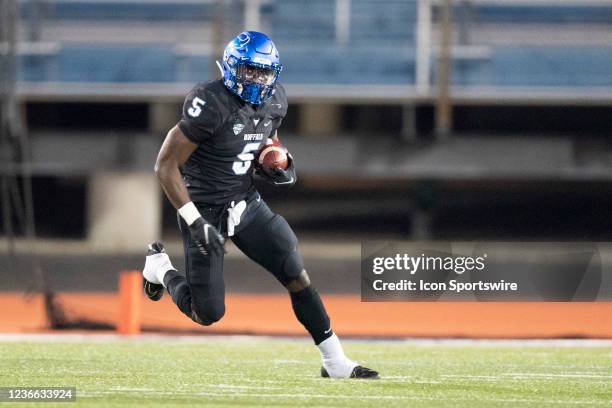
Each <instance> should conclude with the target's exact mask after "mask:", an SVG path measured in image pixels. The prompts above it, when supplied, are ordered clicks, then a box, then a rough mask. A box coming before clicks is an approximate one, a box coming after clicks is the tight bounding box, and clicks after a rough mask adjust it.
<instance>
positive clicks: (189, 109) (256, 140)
mask: <svg viewBox="0 0 612 408" xmlns="http://www.w3.org/2000/svg"><path fill="white" fill-rule="evenodd" d="M275 89H276V91H275V93H274V95H273V96H272V98H270V99H269V100H268V101H266V102H265V103H263V104H261V105H259V106H253V105H251V104H249V103H246V102H244V101H243V100H242V99H240V98H239V97H237V96H236V95H234V94H233V93H231V92H230V91H229V90H228V89H227V88H226V87H225V85H223V81H222V80H216V81H211V82H208V83H202V84H197V85H196V86H195V87H194V88H193V89H192V90H191V92H189V94H188V95H187V97H186V98H185V104H184V105H183V116H182V118H181V121H180V122H179V128H180V129H181V131H182V132H183V133H184V134H185V136H186V137H187V138H188V139H189V140H191V141H192V142H193V143H196V144H197V145H198V147H197V149H196V150H195V151H194V152H193V154H192V155H191V156H190V157H189V159H188V160H187V162H186V163H185V164H184V165H183V168H182V169H181V171H182V174H183V178H184V180H185V184H186V186H187V190H188V191H189V195H190V196H191V199H192V200H193V201H194V202H200V203H206V204H212V205H219V204H226V203H228V202H229V201H232V200H241V199H243V198H244V197H245V196H246V195H248V193H249V192H250V191H252V190H253V189H254V186H253V164H252V161H253V159H254V154H255V153H256V152H257V151H258V150H259V149H260V147H261V146H262V144H263V143H265V141H266V138H268V137H270V136H271V135H273V134H274V131H275V130H276V129H278V127H279V126H280V125H281V122H282V121H283V118H284V117H285V115H286V114H287V96H286V95H285V89H284V88H283V86H282V85H281V84H280V83H277V84H276V88H275Z"/></svg>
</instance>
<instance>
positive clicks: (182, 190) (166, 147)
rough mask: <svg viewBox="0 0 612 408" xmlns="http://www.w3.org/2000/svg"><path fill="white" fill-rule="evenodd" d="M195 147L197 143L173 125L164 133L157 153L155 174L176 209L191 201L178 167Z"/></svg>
mask: <svg viewBox="0 0 612 408" xmlns="http://www.w3.org/2000/svg"><path fill="white" fill-rule="evenodd" d="M197 147H198V145H197V144H195V143H193V142H192V141H191V140H189V139H187V137H185V135H184V134H183V132H181V129H179V127H178V126H174V127H173V128H172V129H170V131H169V132H168V134H167V135H166V139H165V140H164V143H163V144H162V147H161V149H159V154H158V155H157V161H156V162H155V174H157V178H158V179H159V183H160V184H161V186H162V189H163V190H164V193H166V197H168V200H170V202H171V203H172V205H173V206H174V208H176V209H177V210H178V209H179V208H181V207H183V206H184V205H185V204H187V203H188V202H190V201H191V198H189V193H188V192H187V188H186V187H185V183H183V177H182V176H181V172H180V168H181V167H182V166H183V164H185V162H186V161H187V159H189V156H191V154H192V153H193V152H194V151H195V149H197Z"/></svg>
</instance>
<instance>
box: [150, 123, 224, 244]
mask: <svg viewBox="0 0 612 408" xmlns="http://www.w3.org/2000/svg"><path fill="white" fill-rule="evenodd" d="M197 147H198V145H197V144H195V143H193V142H192V141H190V140H189V139H187V137H186V136H185V135H184V134H183V132H182V131H181V129H180V128H179V127H178V126H174V127H173V128H172V129H170V131H169V132H168V134H167V135H166V139H165V140H164V143H163V144H162V147H161V149H160V150H159V154H158V155H157V161H156V162H155V173H156V174H157V178H158V179H159V182H160V184H161V186H162V189H163V190H164V192H165V193H166V196H167V197H168V200H170V202H171V203H172V205H173V206H174V208H176V209H177V210H178V212H179V214H180V215H181V217H182V218H183V220H185V222H186V223H187V225H188V226H189V232H190V233H191V237H192V238H193V240H194V242H195V243H196V245H197V246H198V248H199V249H200V251H201V252H202V253H204V254H205V255H207V254H209V253H215V254H218V255H220V254H221V253H222V252H223V250H224V248H223V244H224V239H223V237H222V236H221V234H219V232H218V231H217V230H216V228H215V227H213V226H212V225H211V224H209V223H208V222H207V221H206V220H205V219H204V218H203V217H202V216H201V215H200V212H199V211H198V209H197V207H196V206H195V204H194V203H193V202H192V201H191V198H190V197H189V192H188V191H187V188H186V187H185V183H183V177H182V176H181V171H180V168H181V166H183V164H185V162H186V161H187V159H189V156H191V154H192V153H193V152H194V151H195V149H196V148H197Z"/></svg>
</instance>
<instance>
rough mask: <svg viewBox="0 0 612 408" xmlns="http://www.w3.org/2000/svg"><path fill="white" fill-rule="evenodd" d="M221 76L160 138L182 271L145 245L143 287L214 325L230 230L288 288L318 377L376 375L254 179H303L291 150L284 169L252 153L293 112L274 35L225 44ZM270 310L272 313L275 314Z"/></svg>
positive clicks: (221, 309) (194, 94)
mask: <svg viewBox="0 0 612 408" xmlns="http://www.w3.org/2000/svg"><path fill="white" fill-rule="evenodd" d="M217 64H218V65H219V68H220V69H221V71H222V75H223V77H222V78H221V79H218V80H215V81H211V82H208V83H203V84H198V85H196V86H195V87H194V88H193V89H192V90H191V92H190V93H189V94H188V95H187V97H186V99H185V103H184V106H183V114H182V118H181V120H180V121H179V123H178V124H177V125H176V126H174V127H173V128H172V129H171V130H170V131H169V132H168V134H167V136H166V139H165V140H164V142H163V144H162V146H161V149H160V151H159V155H158V157H157V162H156V164H155V171H156V173H157V176H158V178H159V181H160V183H161V186H162V188H163V190H164V192H165V193H166V196H167V197H168V199H169V200H170V202H171V203H172V204H173V205H174V207H175V208H176V209H177V210H178V222H179V227H180V230H181V233H182V237H183V244H184V253H185V276H183V275H182V274H179V273H178V272H177V271H176V269H175V268H174V267H173V266H172V263H171V262H170V259H169V257H168V255H167V254H166V253H165V252H164V248H163V245H162V244H161V243H158V242H156V243H153V244H151V245H149V248H148V254H147V257H146V262H145V267H144V270H143V276H144V279H143V283H144V289H145V293H146V294H147V296H148V297H149V298H150V299H151V300H159V299H160V298H161V297H162V295H163V293H164V288H166V289H167V290H168V293H169V294H170V296H171V297H172V300H173V301H174V303H176V305H177V306H178V308H179V309H180V310H181V312H183V313H184V314H185V315H187V316H188V317H189V318H190V319H192V320H193V321H194V322H196V323H198V324H201V325H204V326H208V325H211V324H213V323H215V322H217V321H219V320H220V319H221V318H222V317H223V315H224V313H225V285H224V282H223V257H224V253H225V250H224V242H225V237H228V238H230V239H231V240H232V241H233V242H234V244H235V245H236V246H237V247H238V248H239V249H240V250H241V251H242V252H243V253H245V254H246V255H247V256H248V257H249V258H251V259H252V260H254V261H255V262H257V263H258V264H260V265H261V266H263V267H264V268H265V269H266V270H268V271H269V272H270V273H272V274H273V275H274V277H275V278H276V279H277V280H278V281H279V282H280V283H281V284H282V285H283V286H284V287H285V288H287V291H288V292H289V296H290V298H291V304H292V306H293V310H294V312H295V315H296V317H297V319H298V320H299V321H300V323H302V324H303V325H304V327H305V328H306V330H307V331H308V332H309V333H310V335H311V336H312V338H313V340H314V343H315V344H316V345H317V346H318V348H319V350H320V352H321V360H322V368H321V375H322V376H324V377H332V378H378V373H377V372H376V371H374V370H371V369H368V368H365V367H362V366H360V365H358V364H357V363H355V362H353V361H351V360H350V359H348V358H347V357H346V356H345V354H344V351H343V349H342V346H341V345H340V341H339V340H338V337H337V336H336V334H334V332H333V331H332V329H331V326H330V320H329V317H328V316H327V313H326V311H325V307H324V306H323V303H322V302H321V298H320V297H319V295H318V293H317V291H316V290H315V289H314V288H313V287H312V285H311V284H310V279H309V277H308V273H307V272H306V270H305V269H304V265H303V262H302V257H301V256H300V253H299V252H298V249H297V244H298V240H297V238H296V236H295V234H294V233H293V231H292V229H291V227H290V226H289V224H288V223H287V221H286V220H285V219H284V218H283V217H282V216H280V215H278V214H275V213H274V212H273V211H272V210H270V208H268V206H267V205H266V203H265V201H264V200H262V198H261V197H260V195H259V193H258V192H257V191H256V189H255V187H254V185H253V175H254V173H255V172H257V173H258V174H259V175H260V176H261V177H263V178H264V179H265V180H267V181H268V182H269V183H272V184H273V185H275V186H284V187H289V186H292V185H293V184H295V182H296V180H297V178H296V174H295V167H294V163H293V158H292V157H291V155H288V160H289V163H288V167H287V168H286V169H284V170H283V169H270V168H266V167H258V168H257V169H254V165H253V161H254V157H255V156H254V154H255V153H256V152H257V151H258V150H259V149H260V148H261V147H262V146H263V145H264V144H265V143H266V142H267V141H268V138H270V139H272V140H276V141H277V140H278V139H277V138H278V136H277V129H278V128H279V126H280V125H281V122H282V121H283V118H284V117H285V115H286V113H287V97H286V95H285V89H284V88H283V86H282V85H281V84H280V83H279V82H278V77H279V73H280V72H281V68H282V65H281V64H280V60H279V56H278V51H277V49H276V47H275V45H274V43H273V42H272V41H271V40H270V39H269V38H268V37H267V36H266V35H265V34H262V33H259V32H255V31H246V32H243V33H241V34H240V35H238V36H237V37H236V38H234V39H233V40H232V41H231V42H230V43H229V44H228V45H227V47H226V48H225V51H224V53H223V59H222V62H221V63H217ZM273 312H274V311H272V310H271V311H270V313H273Z"/></svg>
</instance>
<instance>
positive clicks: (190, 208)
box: [178, 201, 201, 225]
mask: <svg viewBox="0 0 612 408" xmlns="http://www.w3.org/2000/svg"><path fill="white" fill-rule="evenodd" d="M178 212H179V214H180V215H181V217H183V219H184V220H185V222H186V223H187V225H191V224H193V222H194V221H195V220H197V219H198V218H200V217H201V215H200V212H199V211H198V209H197V208H196V206H195V204H194V203H193V201H190V202H188V203H187V204H185V205H184V206H182V207H181V208H179V209H178Z"/></svg>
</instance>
